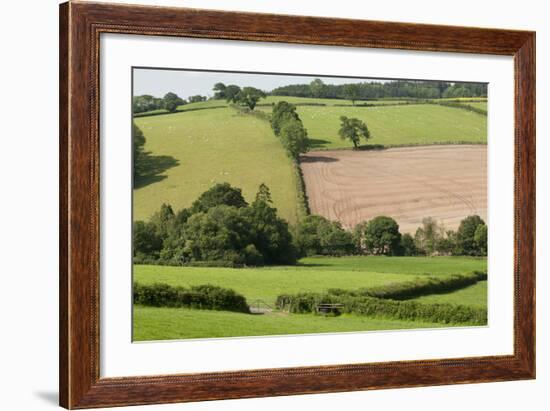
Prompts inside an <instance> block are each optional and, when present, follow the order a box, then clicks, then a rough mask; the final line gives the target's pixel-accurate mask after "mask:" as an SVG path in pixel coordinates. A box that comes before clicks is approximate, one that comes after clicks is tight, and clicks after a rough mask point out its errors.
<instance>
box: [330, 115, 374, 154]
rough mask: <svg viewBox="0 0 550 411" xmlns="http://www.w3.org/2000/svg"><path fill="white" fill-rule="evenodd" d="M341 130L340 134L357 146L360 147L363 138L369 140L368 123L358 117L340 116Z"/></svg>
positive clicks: (343, 138)
mask: <svg viewBox="0 0 550 411" xmlns="http://www.w3.org/2000/svg"><path fill="white" fill-rule="evenodd" d="M340 122H341V123H340V130H339V131H338V135H339V136H340V138H341V139H342V140H349V141H351V142H352V143H353V146H354V147H355V148H357V147H359V142H360V140H361V138H363V139H364V140H365V141H368V139H369V138H370V132H369V128H368V127H367V125H366V124H365V123H364V122H363V121H361V120H359V119H358V118H348V117H346V116H341V117H340Z"/></svg>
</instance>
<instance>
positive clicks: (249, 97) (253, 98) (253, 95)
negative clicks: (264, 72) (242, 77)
mask: <svg viewBox="0 0 550 411" xmlns="http://www.w3.org/2000/svg"><path fill="white" fill-rule="evenodd" d="M226 91H227V90H226ZM261 98H265V93H264V92H263V91H262V90H259V89H257V88H254V87H243V88H242V89H241V91H239V92H238V93H237V95H236V96H235V98H234V100H235V101H236V102H237V103H239V104H241V105H243V106H246V107H248V108H249V109H250V110H254V107H256V104H257V103H258V101H259V100H260V99H261Z"/></svg>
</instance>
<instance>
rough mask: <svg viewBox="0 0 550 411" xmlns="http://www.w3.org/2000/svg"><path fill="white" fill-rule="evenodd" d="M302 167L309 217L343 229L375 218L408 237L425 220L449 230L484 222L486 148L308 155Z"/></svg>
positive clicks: (336, 152)
mask: <svg viewBox="0 0 550 411" xmlns="http://www.w3.org/2000/svg"><path fill="white" fill-rule="evenodd" d="M301 167H302V171H303V174H304V181H305V185H306V194H307V196H308V201H309V206H310V209H311V212H312V213H313V214H319V215H322V216H324V217H326V218H328V219H330V220H333V221H339V222H341V223H342V225H343V226H344V227H345V228H348V229H351V228H353V227H355V225H356V224H358V223H360V222H362V221H366V220H370V219H371V218H373V217H376V216H379V215H386V216H389V217H393V218H394V219H395V220H396V221H397V223H398V224H399V228H400V231H401V232H402V233H411V234H413V235H414V233H415V231H416V229H417V228H418V227H419V226H420V225H421V223H422V219H423V218H425V217H433V218H435V219H436V220H437V221H439V222H442V223H443V224H444V226H445V228H446V229H453V230H455V229H456V228H458V225H459V224H460V220H462V219H463V218H465V217H467V216H469V215H472V214H478V215H479V216H480V217H481V218H483V219H484V220H485V221H487V146H486V145H433V146H421V147H401V148H390V149H385V150H372V151H355V150H334V151H312V152H309V153H307V154H305V155H303V156H302V157H301Z"/></svg>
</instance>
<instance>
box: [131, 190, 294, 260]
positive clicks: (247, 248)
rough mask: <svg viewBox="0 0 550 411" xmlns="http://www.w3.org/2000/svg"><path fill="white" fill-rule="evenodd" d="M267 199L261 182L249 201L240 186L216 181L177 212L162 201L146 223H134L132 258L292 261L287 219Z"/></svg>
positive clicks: (291, 244) (269, 199) (290, 237)
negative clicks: (249, 203)
mask: <svg viewBox="0 0 550 411" xmlns="http://www.w3.org/2000/svg"><path fill="white" fill-rule="evenodd" d="M271 204H272V199H271V193H270V191H269V188H268V187H267V186H266V185H265V184H261V185H260V187H259V190H258V193H257V194H256V199H255V201H254V202H253V203H252V205H251V206H248V204H247V203H246V201H245V200H244V198H243V197H242V194H241V190H240V189H238V188H235V187H231V186H230V185H229V184H227V183H224V184H217V185H215V186H214V187H212V188H211V189H210V190H208V191H206V192H204V193H203V194H202V195H201V196H200V197H199V198H198V199H197V200H196V201H195V202H194V203H193V206H192V207H191V208H190V209H183V210H180V211H179V212H178V213H174V211H173V210H172V207H170V206H169V205H166V204H163V205H162V207H161V209H160V211H158V212H157V213H155V214H154V215H153V217H152V218H151V221H150V222H149V223H143V222H140V224H138V225H137V229H135V233H136V235H135V236H134V243H135V244H134V250H135V252H134V262H136V263H140V262H141V263H162V264H169V265H170V264H171V265H197V264H206V265H208V266H231V267H233V266H243V265H247V266H256V265H262V264H295V263H296V259H297V255H298V253H297V250H296V248H295V247H294V245H293V242H292V236H291V234H290V231H289V227H288V223H287V222H286V221H284V220H283V219H281V218H279V217H278V216H277V209H276V208H274V207H272V205H271ZM159 243H160V246H159Z"/></svg>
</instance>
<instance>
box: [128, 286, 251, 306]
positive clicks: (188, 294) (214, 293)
mask: <svg viewBox="0 0 550 411" xmlns="http://www.w3.org/2000/svg"><path fill="white" fill-rule="evenodd" d="M133 295H134V304H141V305H147V306H152V307H172V308H197V309H202V310H223V311H235V312H241V313H249V312H250V309H249V308H248V305H247V303H246V299H245V298H244V297H243V296H242V295H240V294H237V293H236V292H235V291H233V290H231V289H227V288H222V287H218V286H214V285H209V284H206V285H197V286H192V287H190V288H184V287H173V286H171V285H168V284H162V283H155V284H150V285H143V284H139V283H134V290H133Z"/></svg>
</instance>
